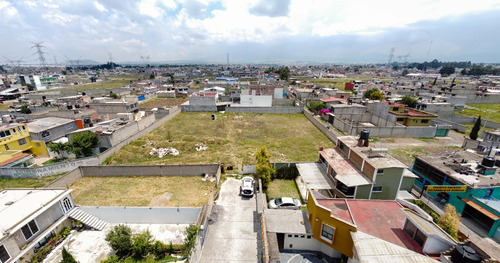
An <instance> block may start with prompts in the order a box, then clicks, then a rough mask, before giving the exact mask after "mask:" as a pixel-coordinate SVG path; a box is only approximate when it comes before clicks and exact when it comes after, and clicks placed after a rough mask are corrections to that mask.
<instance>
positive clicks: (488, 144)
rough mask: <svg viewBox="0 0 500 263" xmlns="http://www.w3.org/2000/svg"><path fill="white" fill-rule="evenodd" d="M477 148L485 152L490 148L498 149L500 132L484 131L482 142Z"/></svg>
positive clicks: (499, 146)
mask: <svg viewBox="0 0 500 263" xmlns="http://www.w3.org/2000/svg"><path fill="white" fill-rule="evenodd" d="M478 148H479V149H480V150H483V151H486V152H489V151H490V150H491V149H492V148H493V149H495V148H500V130H495V131H484V134H483V141H482V142H480V143H479V145H478Z"/></svg>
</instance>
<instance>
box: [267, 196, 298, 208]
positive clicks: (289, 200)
mask: <svg viewBox="0 0 500 263" xmlns="http://www.w3.org/2000/svg"><path fill="white" fill-rule="evenodd" d="M269 208H273V209H300V201H299V200H298V199H297V198H293V197H278V198H276V199H271V201H269Z"/></svg>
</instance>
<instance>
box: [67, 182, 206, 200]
mask: <svg viewBox="0 0 500 263" xmlns="http://www.w3.org/2000/svg"><path fill="white" fill-rule="evenodd" d="M70 188H72V189H74V190H73V193H72V195H73V198H74V200H75V203H76V204H78V205H84V206H156V207H200V206H202V205H204V204H206V203H207V202H208V198H209V195H210V191H214V192H215V182H210V181H203V180H202V177H200V176H192V177H181V176H163V177H160V176H147V177H146V176H126V177H84V178H82V179H80V180H78V181H77V182H75V183H74V184H72V185H71V186H70Z"/></svg>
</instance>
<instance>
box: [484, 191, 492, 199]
mask: <svg viewBox="0 0 500 263" xmlns="http://www.w3.org/2000/svg"><path fill="white" fill-rule="evenodd" d="M492 194H493V189H488V190H487V191H486V194H485V195H484V198H490V197H491V195H492Z"/></svg>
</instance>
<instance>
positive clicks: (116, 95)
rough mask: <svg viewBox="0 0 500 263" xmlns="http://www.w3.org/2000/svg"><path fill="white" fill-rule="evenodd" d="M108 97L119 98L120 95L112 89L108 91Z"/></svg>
mask: <svg viewBox="0 0 500 263" xmlns="http://www.w3.org/2000/svg"><path fill="white" fill-rule="evenodd" d="M109 97H110V98H113V99H119V98H120V95H118V94H116V93H113V92H112V91H110V92H109Z"/></svg>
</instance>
